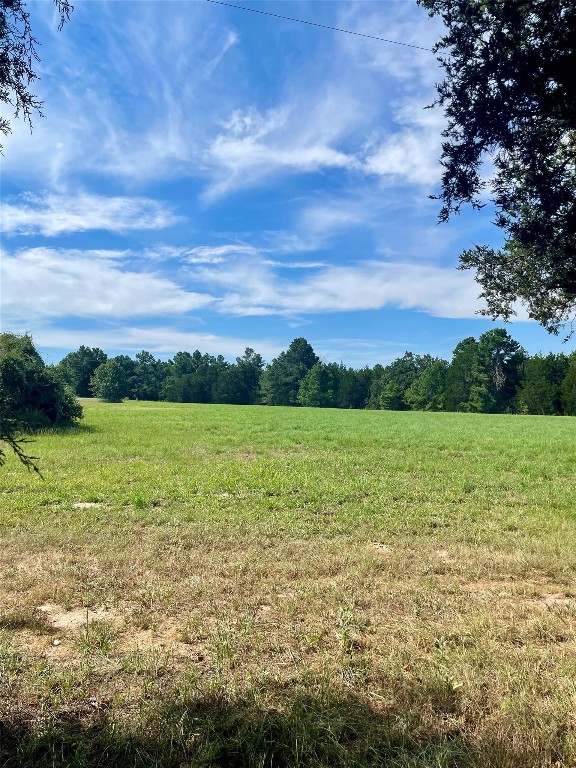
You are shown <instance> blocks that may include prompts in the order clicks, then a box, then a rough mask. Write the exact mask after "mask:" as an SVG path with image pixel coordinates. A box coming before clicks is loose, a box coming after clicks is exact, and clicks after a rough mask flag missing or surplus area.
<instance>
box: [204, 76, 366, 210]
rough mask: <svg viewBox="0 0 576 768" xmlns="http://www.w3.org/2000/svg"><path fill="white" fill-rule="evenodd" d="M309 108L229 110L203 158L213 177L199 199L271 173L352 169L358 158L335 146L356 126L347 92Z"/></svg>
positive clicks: (295, 104) (286, 103)
mask: <svg viewBox="0 0 576 768" xmlns="http://www.w3.org/2000/svg"><path fill="white" fill-rule="evenodd" d="M306 101H309V96H308V97H306ZM355 106H357V105H355ZM310 107H311V105H310V104H306V105H304V104H302V103H298V102H297V101H296V100H292V101H291V100H285V101H284V102H283V103H282V104H281V106H279V107H278V108H276V109H273V110H269V111H268V112H264V113H263V112H259V111H258V110H257V109H256V108H250V109H248V110H245V111H242V110H236V111H235V112H233V113H232V115H231V116H230V118H229V119H228V121H227V122H226V123H225V124H224V125H223V127H222V131H221V132H220V134H219V135H218V136H216V137H215V139H214V140H213V141H212V142H211V144H210V146H209V147H208V149H207V152H206V155H205V163H206V165H207V167H208V169H209V170H210V172H211V174H212V177H213V178H212V182H211V184H210V186H209V188H208V190H207V192H206V195H205V197H206V198H207V199H209V200H210V199H214V198H217V197H219V196H221V195H223V194H224V193H226V192H229V191H231V190H236V189H238V188H241V187H246V186H249V185H253V184H255V183H260V182H262V180H263V179H266V178H268V177H270V176H271V175H273V174H277V173H310V172H314V171H318V170H320V169H322V168H343V169H354V168H358V167H359V161H358V159H357V158H356V157H355V156H354V155H353V154H350V153H348V152H346V151H344V150H343V149H342V148H339V147H338V143H339V141H340V140H342V139H343V138H344V137H345V136H346V135H347V134H348V133H349V132H350V131H351V130H352V128H353V127H355V125H356V124H357V122H358V119H357V117H354V109H353V108H352V106H351V99H350V97H349V94H346V93H345V92H341V91H339V90H338V89H336V88H333V89H332V92H331V93H327V94H325V95H324V96H323V98H321V99H320V101H319V103H317V104H315V105H314V106H313V107H311V108H310Z"/></svg>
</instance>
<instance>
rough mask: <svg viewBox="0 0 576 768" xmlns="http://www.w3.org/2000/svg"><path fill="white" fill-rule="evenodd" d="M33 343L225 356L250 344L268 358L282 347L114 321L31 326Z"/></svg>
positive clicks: (18, 329) (20, 328) (17, 329)
mask: <svg viewBox="0 0 576 768" xmlns="http://www.w3.org/2000/svg"><path fill="white" fill-rule="evenodd" d="M28 329H29V326H28V325H27V326H23V325H19V326H13V327H11V330H12V331H13V332H22V331H23V330H28ZM34 343H35V344H36V345H37V346H39V347H48V348H51V349H61V350H63V354H62V356H64V354H65V353H66V352H69V351H72V350H75V349H78V347H79V346H80V345H81V344H85V345H87V346H89V347H100V348H101V349H103V350H104V351H105V352H109V351H110V350H118V351H122V352H125V353H128V354H130V353H135V352H139V351H140V350H141V349H146V350H148V352H152V353H154V354H162V355H168V356H170V355H173V354H175V353H176V352H180V351H188V352H191V351H193V350H195V349H199V350H200V351H201V352H204V353H209V354H211V355H224V357H226V358H228V359H233V358H235V357H238V356H240V355H242V354H243V353H244V350H245V349H246V347H251V348H252V349H255V350H256V351H257V352H259V353H260V354H261V355H262V356H263V357H264V358H265V359H266V360H272V358H274V357H276V356H277V355H278V354H279V353H280V352H281V351H282V349H283V347H282V346H281V345H279V344H276V343H274V342H271V341H267V340H256V339H250V338H246V339H244V338H238V337H235V336H220V335H218V334H213V333H200V332H196V331H191V332H189V331H181V330H179V329H177V328H171V327H169V326H165V325H160V326H156V327H153V328H150V327H140V326H132V325H127V326H124V325H121V324H118V325H115V327H114V328H110V327H104V328H102V327H94V328H84V329H82V330H72V329H66V328H58V327H55V326H52V325H40V326H37V327H36V328H35V329H34Z"/></svg>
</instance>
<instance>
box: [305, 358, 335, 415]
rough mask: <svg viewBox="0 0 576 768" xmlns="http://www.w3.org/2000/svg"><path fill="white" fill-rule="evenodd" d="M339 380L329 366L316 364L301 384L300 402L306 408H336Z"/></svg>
mask: <svg viewBox="0 0 576 768" xmlns="http://www.w3.org/2000/svg"><path fill="white" fill-rule="evenodd" d="M337 392H338V380H337V377H336V374H335V372H334V370H333V369H332V368H331V366H329V365H324V364H323V363H315V364H314V365H313V366H312V368H310V370H309V371H308V372H307V373H306V375H305V376H304V378H303V379H302V380H301V382H300V387H299V389H298V402H299V403H300V405H303V406H305V407H306V408H335V407H336V397H337Z"/></svg>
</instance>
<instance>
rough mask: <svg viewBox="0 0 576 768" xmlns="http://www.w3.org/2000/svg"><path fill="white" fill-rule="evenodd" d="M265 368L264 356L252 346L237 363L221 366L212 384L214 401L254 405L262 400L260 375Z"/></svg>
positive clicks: (237, 359)
mask: <svg viewBox="0 0 576 768" xmlns="http://www.w3.org/2000/svg"><path fill="white" fill-rule="evenodd" d="M263 368H264V361H263V360H262V356H261V355H259V354H257V353H256V352H254V350H253V349H251V348H250V347H247V348H246V351H245V352H244V355H243V356H242V357H237V358H236V364H235V365H230V366H226V367H221V368H220V370H219V373H218V377H217V379H216V381H215V383H214V385H213V386H212V402H214V403H229V404H233V405H254V404H256V403H258V402H259V400H260V376H261V375H262V370H263Z"/></svg>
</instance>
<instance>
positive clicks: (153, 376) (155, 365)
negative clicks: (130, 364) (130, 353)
mask: <svg viewBox="0 0 576 768" xmlns="http://www.w3.org/2000/svg"><path fill="white" fill-rule="evenodd" d="M166 372H167V366H166V364H165V363H163V362H162V361H161V360H156V358H155V357H154V355H152V354H151V353H150V352H147V351H146V350H142V352H138V354H137V355H136V360H135V364H134V370H133V373H132V379H131V385H130V397H131V398H132V399H134V400H159V399H160V392H161V390H162V384H163V383H164V379H165V378H166Z"/></svg>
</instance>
